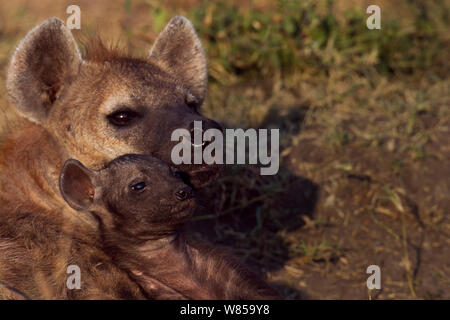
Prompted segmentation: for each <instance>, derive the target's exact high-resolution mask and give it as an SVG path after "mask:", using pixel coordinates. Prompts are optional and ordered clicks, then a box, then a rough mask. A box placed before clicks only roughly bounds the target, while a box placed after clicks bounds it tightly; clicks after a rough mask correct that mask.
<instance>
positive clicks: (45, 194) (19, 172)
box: [0, 123, 94, 224]
mask: <svg viewBox="0 0 450 320" xmlns="http://www.w3.org/2000/svg"><path fill="white" fill-rule="evenodd" d="M0 153H1V154H0V172H1V175H0V192H1V198H2V199H4V200H5V201H8V202H9V203H10V204H11V205H14V203H17V204H20V206H24V205H25V206H26V207H30V208H34V210H33V211H35V214H38V213H39V212H44V211H45V212H47V214H48V212H49V211H50V212H51V211H54V212H55V215H59V217H57V220H56V221H58V220H60V219H62V218H63V216H64V215H66V214H67V216H69V217H70V220H71V219H72V218H74V216H76V213H75V212H74V210H73V209H71V208H70V207H69V206H68V205H67V204H66V203H65V201H64V200H63V198H62V196H61V194H60V192H59V184H58V179H59V173H60V170H61V167H62V165H63V163H64V161H65V160H67V158H68V157H69V155H68V154H67V151H66V150H65V149H64V148H63V147H61V146H60V145H59V144H58V143H57V141H55V139H53V138H52V136H51V135H50V134H49V133H48V132H47V131H46V130H45V129H44V128H42V127H41V126H40V125H37V124H33V123H30V124H28V125H27V126H26V127H25V128H24V129H22V130H20V131H19V132H18V133H13V134H11V135H9V136H8V137H7V139H6V140H4V142H3V145H2V150H1V151H0ZM6 199H7V200H6ZM2 202H3V201H2ZM86 219H88V220H89V218H86V217H82V220H86ZM75 220H77V219H75ZM93 223H94V221H93V219H92V221H89V224H93Z"/></svg>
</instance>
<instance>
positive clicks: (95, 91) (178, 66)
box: [7, 17, 220, 187]
mask: <svg viewBox="0 0 450 320" xmlns="http://www.w3.org/2000/svg"><path fill="white" fill-rule="evenodd" d="M206 87H207V67H206V58H205V54H204V51H203V48H202V45H201V43H200V40H199V39H198V37H197V35H196V33H195V31H194V29H193V27H192V24H191V23H190V22H189V21H188V20H187V19H185V18H183V17H175V18H173V19H172V20H171V21H170V22H169V24H168V25H167V26H166V28H165V29H164V30H163V31H162V32H161V34H160V35H159V37H158V38H157V40H156V42H155V44H154V45H153V47H152V48H151V50H150V52H149V54H148V56H147V57H145V58H143V59H142V58H141V59H137V58H131V57H127V56H123V55H121V54H120V53H119V52H118V51H117V50H110V49H106V48H105V47H104V46H103V45H102V44H101V43H100V42H93V44H91V46H90V47H89V46H88V48H87V54H86V56H85V57H84V58H83V57H82V56H81V55H80V52H79V50H78V46H77V44H76V42H75V40H74V38H73V37H72V34H71V32H70V30H69V29H68V28H67V27H65V25H64V23H63V22H62V21H61V20H59V19H56V18H51V19H48V20H46V21H44V22H43V23H42V24H41V25H39V26H37V27H36V28H34V29H33V30H31V31H30V32H29V33H28V35H27V36H26V37H25V38H24V39H23V40H22V42H21V43H20V45H19V46H18V48H17V50H16V51H15V53H14V55H13V57H12V60H11V64H10V67H9V70H8V77H7V90H8V93H9V96H10V98H11V101H12V102H13V103H14V105H15V106H16V108H17V110H18V111H19V112H20V113H21V114H22V115H24V116H25V117H27V118H28V119H29V120H31V121H33V122H36V123H38V124H40V125H42V126H43V127H44V128H46V129H47V130H48V131H49V132H50V133H51V134H52V135H53V136H54V137H55V138H56V140H57V141H58V142H59V143H60V144H61V145H62V146H63V147H64V148H65V149H66V151H67V153H68V155H69V156H70V157H73V158H77V159H80V161H82V162H83V163H84V164H85V165H87V166H88V167H91V168H99V167H101V166H103V165H104V164H105V163H107V162H109V161H110V160H112V159H114V158H116V157H118V156H120V155H122V154H126V153H135V154H151V155H153V156H156V157H158V158H159V159H161V160H163V161H165V162H167V163H171V150H172V147H173V146H174V145H175V144H177V143H178V141H174V142H172V141H171V134H172V132H173V131H174V130H175V129H178V128H183V129H188V130H190V131H192V130H193V122H194V121H202V127H203V130H206V129H208V128H220V126H219V125H218V124H217V123H215V122H214V121H212V120H209V119H207V118H205V117H203V116H202V115H200V114H199V108H200V106H201V104H202V102H203V100H204V98H205V94H206ZM179 169H180V170H181V171H182V172H185V173H186V174H187V176H188V177H189V180H190V182H191V183H192V184H193V185H194V186H196V187H200V186H203V185H206V184H208V183H209V182H210V181H212V179H214V178H215V177H216V176H217V174H218V172H219V171H220V170H219V166H218V165H185V164H182V165H180V166H179Z"/></svg>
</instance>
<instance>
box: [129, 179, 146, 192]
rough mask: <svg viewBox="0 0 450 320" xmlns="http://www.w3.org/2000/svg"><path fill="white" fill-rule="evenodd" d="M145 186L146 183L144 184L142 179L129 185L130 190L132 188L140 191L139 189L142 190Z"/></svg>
mask: <svg viewBox="0 0 450 320" xmlns="http://www.w3.org/2000/svg"><path fill="white" fill-rule="evenodd" d="M146 186H147V185H146V184H145V182H143V181H142V182H139V183H136V184H134V185H132V186H131V190H133V191H141V190H144V189H145V187H146Z"/></svg>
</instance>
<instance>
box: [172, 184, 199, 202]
mask: <svg viewBox="0 0 450 320" xmlns="http://www.w3.org/2000/svg"><path fill="white" fill-rule="evenodd" d="M193 196H194V191H193V190H192V188H191V187H189V186H184V187H182V188H181V189H178V190H177V191H175V197H177V199H178V200H180V201H183V200H186V199H189V198H192V197H193Z"/></svg>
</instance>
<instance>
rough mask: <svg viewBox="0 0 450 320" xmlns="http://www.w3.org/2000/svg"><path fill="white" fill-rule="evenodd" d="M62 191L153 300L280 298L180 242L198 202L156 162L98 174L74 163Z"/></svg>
mask: <svg viewBox="0 0 450 320" xmlns="http://www.w3.org/2000/svg"><path fill="white" fill-rule="evenodd" d="M137 185H139V186H141V188H140V189H139V190H135V189H134V188H135V186H137ZM60 188H61V193H62V194H63V197H64V199H65V200H66V201H67V202H68V203H69V204H70V205H71V206H72V207H74V208H75V209H77V210H80V211H82V212H90V213H92V214H93V215H94V216H95V217H97V218H98V219H99V221H100V225H101V227H100V229H101V234H102V237H103V241H104V247H105V252H107V253H108V254H109V255H110V256H111V257H112V258H113V260H114V261H115V262H116V264H117V265H118V266H120V267H121V268H123V269H124V270H127V271H128V272H130V273H131V275H132V277H133V278H134V279H135V280H136V282H137V283H139V284H140V285H141V286H142V288H144V290H145V292H146V294H147V296H148V297H149V298H152V299H196V300H198V299H276V298H279V297H278V295H277V294H276V293H275V291H273V290H272V289H271V288H270V287H269V286H268V285H267V284H266V283H265V282H264V281H262V280H260V279H259V278H258V277H257V276H256V275H255V274H253V273H252V272H250V271H249V270H248V269H247V268H245V267H243V266H242V265H240V264H239V263H238V262H237V261H236V260H235V259H234V258H232V257H231V256H229V255H224V254H222V253H221V252H220V251H219V250H215V249H213V248H211V247H209V246H207V245H205V244H199V243H197V244H195V243H194V244H191V243H189V242H187V241H186V240H185V238H184V236H183V235H177V231H178V230H179V229H180V227H182V226H183V225H184V224H185V223H186V222H187V221H188V220H189V218H190V217H191V216H192V214H193V212H194V209H195V199H194V198H193V194H192V190H191V189H190V188H189V187H188V186H186V185H185V184H184V183H183V181H182V180H181V179H180V178H179V177H174V172H173V171H171V170H170V169H169V168H168V166H167V165H166V164H164V163H162V162H161V161H159V160H158V159H156V158H152V157H148V156H141V155H124V156H121V157H119V158H117V159H114V160H113V161H112V162H111V163H109V164H108V165H107V166H106V167H105V168H104V169H102V170H100V171H93V170H89V169H87V168H86V167H84V166H83V164H81V163H80V162H78V161H75V160H69V161H67V162H66V164H65V165H64V167H63V168H62V171H61V176H60ZM180 192H182V193H181V195H180V194H179V193H180Z"/></svg>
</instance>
